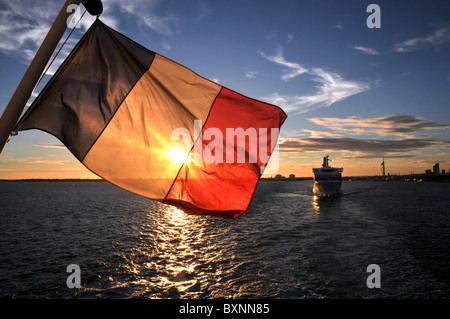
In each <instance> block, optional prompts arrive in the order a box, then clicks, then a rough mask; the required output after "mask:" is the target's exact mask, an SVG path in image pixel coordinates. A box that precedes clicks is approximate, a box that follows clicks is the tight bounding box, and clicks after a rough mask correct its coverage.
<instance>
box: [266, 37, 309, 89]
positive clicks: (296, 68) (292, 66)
mask: <svg viewBox="0 0 450 319" xmlns="http://www.w3.org/2000/svg"><path fill="white" fill-rule="evenodd" d="M258 53H259V54H260V55H261V56H262V57H263V58H265V59H267V60H269V61H272V62H274V63H276V64H279V65H282V66H285V67H287V69H284V70H283V72H284V74H283V75H282V76H281V79H282V80H283V81H286V82H287V81H289V80H292V79H294V78H296V77H297V76H299V75H301V74H303V73H306V72H308V69H306V68H304V67H303V66H302V65H300V64H298V63H295V62H289V61H287V60H286V59H285V58H284V56H283V50H282V48H281V46H280V47H279V48H278V49H277V52H276V53H275V55H267V54H265V53H263V52H260V51H258Z"/></svg>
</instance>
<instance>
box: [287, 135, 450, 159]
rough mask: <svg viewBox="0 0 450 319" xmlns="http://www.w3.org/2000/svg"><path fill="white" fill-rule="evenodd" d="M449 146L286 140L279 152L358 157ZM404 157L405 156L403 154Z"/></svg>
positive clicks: (433, 142)
mask: <svg viewBox="0 0 450 319" xmlns="http://www.w3.org/2000/svg"><path fill="white" fill-rule="evenodd" d="M436 145H438V146H439V145H444V146H449V145H450V140H434V139H401V140H371V139H358V138H349V137H342V138H306V139H299V138H286V139H284V140H282V141H280V144H279V148H280V151H281V152H290V153H292V152H316V151H320V152H326V151H336V152H343V151H344V152H351V153H357V154H358V155H359V156H366V157H367V156H371V155H376V156H377V157H379V156H380V154H388V153H407V152H411V151H415V150H420V149H424V148H426V147H430V146H436ZM403 155H405V154H403Z"/></svg>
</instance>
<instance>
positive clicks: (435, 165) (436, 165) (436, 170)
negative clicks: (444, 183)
mask: <svg viewBox="0 0 450 319" xmlns="http://www.w3.org/2000/svg"><path fill="white" fill-rule="evenodd" d="M439 173H440V170H439V163H436V164H434V166H433V174H434V175H439Z"/></svg>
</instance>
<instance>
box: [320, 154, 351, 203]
mask: <svg viewBox="0 0 450 319" xmlns="http://www.w3.org/2000/svg"><path fill="white" fill-rule="evenodd" d="M328 161H331V160H330V159H328V155H327V156H325V157H324V158H323V163H322V167H320V168H313V172H314V188H313V192H314V195H317V196H337V195H339V194H340V193H341V184H342V174H341V173H342V171H343V170H344V169H343V168H336V167H331V166H329V164H328Z"/></svg>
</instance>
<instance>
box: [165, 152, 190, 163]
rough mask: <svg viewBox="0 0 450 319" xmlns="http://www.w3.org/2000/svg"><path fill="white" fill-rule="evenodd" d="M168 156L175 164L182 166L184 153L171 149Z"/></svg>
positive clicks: (184, 157) (184, 158)
mask: <svg viewBox="0 0 450 319" xmlns="http://www.w3.org/2000/svg"><path fill="white" fill-rule="evenodd" d="M168 155H169V158H170V159H171V160H172V161H173V162H174V163H175V164H183V163H184V161H185V160H186V153H185V152H183V151H180V150H177V149H171V150H170V151H169V154H168Z"/></svg>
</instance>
